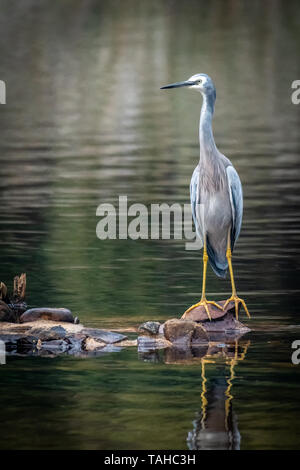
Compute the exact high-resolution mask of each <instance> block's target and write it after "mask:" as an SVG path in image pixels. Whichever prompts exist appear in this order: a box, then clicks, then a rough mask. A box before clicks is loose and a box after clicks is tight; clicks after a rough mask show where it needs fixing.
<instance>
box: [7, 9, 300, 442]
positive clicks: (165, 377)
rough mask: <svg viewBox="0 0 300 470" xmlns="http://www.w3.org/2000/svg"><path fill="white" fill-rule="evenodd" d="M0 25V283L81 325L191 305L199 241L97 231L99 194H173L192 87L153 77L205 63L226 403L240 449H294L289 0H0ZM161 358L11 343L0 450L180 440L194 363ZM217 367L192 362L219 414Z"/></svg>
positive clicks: (182, 182)
mask: <svg viewBox="0 0 300 470" xmlns="http://www.w3.org/2000/svg"><path fill="white" fill-rule="evenodd" d="M0 23H1V24H0V53H1V73H0V79H1V80H4V81H5V82H6V86H7V104H6V105H1V106H0V129H1V139H0V161H1V170H0V171H1V179H0V205H1V218H0V220H1V225H0V250H1V264H0V279H1V280H3V281H4V282H6V283H7V284H9V285H10V283H11V282H12V278H13V276H14V275H15V274H16V273H21V272H26V273H27V276H28V296H27V300H28V303H29V304H30V305H31V306H41V305H42V306H63V307H67V308H70V309H71V310H72V311H73V312H74V314H76V315H78V316H79V317H80V319H81V320H82V322H83V323H84V324H86V325H89V326H100V325H101V326H105V327H108V328H110V327H112V326H117V327H128V326H137V325H138V324H140V323H141V322H142V321H145V320H149V319H155V320H159V321H164V320H166V319H167V318H169V317H174V316H179V315H180V314H181V313H182V312H183V311H184V310H185V308H186V307H187V306H189V305H190V304H192V303H194V302H195V301H196V300H198V298H199V290H200V288H201V256H200V254H199V253H197V252H194V251H186V250H185V245H184V241H183V240H156V241H154V240H153V241H151V240H138V241H133V240H107V241H100V240H99V239H97V237H96V224H97V222H98V220H99V218H97V217H96V208H97V206H98V205H99V204H100V203H103V202H110V203H113V204H116V203H117V201H118V197H119V195H127V196H128V201H129V204H130V203H135V202H138V203H139V202H140V203H143V204H146V205H147V206H148V207H149V206H150V204H151V203H162V202H166V203H169V204H172V203H173V202H178V203H180V204H184V203H188V201H189V180H190V177H191V174H192V171H193V169H194V167H195V165H196V163H197V160H198V155H199V149H198V141H197V132H198V117H199V109H200V104H201V99H200V96H198V95H196V94H195V93H192V92H188V91H187V90H173V91H169V92H166V91H164V92H163V91H160V90H159V87H160V86H162V85H164V84H167V83H170V82H173V81H178V80H183V79H186V78H188V77H189V76H190V75H192V74H194V73H197V72H206V73H208V74H209V75H211V76H212V77H213V78H214V80H215V84H216V87H217V102H216V111H215V119H214V133H215V139H216V142H217V145H218V147H219V148H220V150H221V151H222V152H223V153H224V154H225V155H227V156H228V157H229V158H230V159H231V160H232V161H233V163H234V165H235V167H236V168H237V170H238V172H239V174H240V177H241V180H242V183H243V187H244V221H243V228H242V232H241V236H240V239H239V242H238V245H237V247H236V250H235V256H234V267H235V272H236V280H237V287H238V292H239V294H240V296H241V297H243V298H245V300H246V301H247V305H248V308H249V310H250V312H251V316H252V319H251V321H247V320H246V318H245V323H247V324H248V325H249V326H250V327H251V328H252V329H253V331H252V332H251V333H250V334H247V336H246V337H245V338H243V339H242V341H243V342H245V341H250V345H249V346H248V349H247V352H246V354H245V357H244V360H242V361H238V362H237V363H236V364H235V365H234V379H233V380H232V387H231V389H230V394H231V396H232V397H233V398H231V399H230V404H231V416H232V415H234V420H235V421H237V423H238V424H237V425H235V429H238V433H239V435H240V447H241V448H242V449H256V448H268V449H279V448H293V449H296V448H299V446H300V435H299V433H300V427H299V424H298V423H299V418H300V409H299V408H300V407H299V399H298V397H299V378H300V376H299V373H300V372H299V371H300V365H299V366H296V365H293V364H292V363H291V354H292V349H291V343H292V341H293V340H295V339H300V330H299V307H298V306H299V251H300V244H299V233H300V217H299V195H298V192H299V191H298V188H299V182H300V175H299V161H300V137H299V125H300V105H298V106H296V105H293V104H292V103H291V91H292V90H291V83H292V81H294V80H296V79H299V78H300V66H299V60H298V55H299V54H298V51H299V46H300V33H299V24H300V8H299V5H298V2H296V1H289V2H283V1H278V2H274V4H273V3H272V8H271V7H270V3H269V2H262V1H256V2H220V1H211V2H209V3H207V2H205V3H204V2H199V1H197V2H196V1H189V2H179V1H178V2H177V1H169V2H163V1H154V2H146V1H139V2H135V1H124V2H118V1H86V2H83V1H79V0H78V1H75V0H74V1H63V2H58V1H57V2H55V1H52V2H51V1H46V0H45V1H39V2H35V1H27V0H26V1H23V2H22V6H21V4H19V3H17V2H12V1H1V18H0ZM207 290H208V294H209V296H210V298H214V299H216V300H218V299H219V300H220V299H224V298H226V297H227V296H228V295H229V293H230V285H229V281H228V280H227V281H223V280H220V279H217V278H216V277H215V276H214V274H213V273H212V272H211V271H209V273H208V280H207ZM152 359H153V357H152ZM166 360H167V358H166V357H165V356H164V354H163V353H162V352H161V353H160V354H159V355H158V357H156V358H155V361H154V362H151V361H149V360H145V357H143V356H141V355H138V353H137V350H136V349H135V348H133V349H127V350H123V351H121V352H118V353H111V354H107V355H103V356H99V357H92V358H72V357H63V356H61V357H58V358H40V357H27V358H24V357H12V356H8V357H7V363H6V365H1V366H0V373H1V392H0V396H1V403H2V406H1V412H0V420H1V423H2V426H3V428H2V429H5V432H4V433H2V438H1V443H0V447H1V448H12V449H15V448H22V449H23V448H30V449H31V448H33V449H39V448H47V449H48V448H51V449H56V448H68V449H89V448H93V449H130V448H138V449H168V448H170V449H178V448H180V449H186V448H188V446H189V445H191V444H189V443H188V442H187V437H188V433H190V432H192V431H193V429H194V424H193V422H196V424H195V426H196V428H197V429H198V428H199V426H200V427H201V410H202V405H203V397H201V393H202V387H203V377H202V375H201V361H195V362H194V363H190V362H188V363H180V364H173V363H169V362H168V360H167V362H166ZM229 368H230V365H228V364H227V365H226V364H225V363H224V361H218V360H216V361H215V362H214V363H213V364H210V365H207V366H206V373H205V377H206V379H207V381H206V382H205V383H206V387H207V400H208V405H207V410H208V411H209V413H207V417H208V418H209V417H211V416H212V417H214V416H216V419H215V421H216V422H217V427H218V426H219V427H220V426H221V427H222V426H223V424H220V423H224V419H223V415H222V413H223V411H222V410H223V409H224V406H225V402H226V399H227V398H228V397H227V395H225V393H226V390H227V387H228V380H229V379H230V370H229ZM224 397H225V398H224ZM223 405H224V406H223ZM220 410H221V411H220ZM202 412H203V410H202ZM199 416H200V418H199ZM220 416H221V418H220ZM232 419H233V418H232ZM197 422H198V425H197ZM199 422H200V424H199ZM197 426H198V427H197ZM209 426H211V427H213V424H212V422H211V421H210V424H207V427H208V428H209ZM218 429H219V428H218ZM3 434H4V436H3ZM200 441H201V439H200ZM202 441H203V440H202ZM219 444H220V443H219ZM215 445H216V446H218V440H217V439H216V440H215Z"/></svg>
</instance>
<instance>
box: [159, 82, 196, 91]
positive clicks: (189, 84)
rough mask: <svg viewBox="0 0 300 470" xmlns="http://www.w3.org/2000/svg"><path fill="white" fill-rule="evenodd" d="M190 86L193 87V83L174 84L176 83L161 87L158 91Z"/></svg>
mask: <svg viewBox="0 0 300 470" xmlns="http://www.w3.org/2000/svg"><path fill="white" fill-rule="evenodd" d="M192 85H195V82H191V81H189V80H186V81H184V82H176V83H171V84H170V85H166V86H162V87H160V89H161V90H165V89H166V88H179V87H181V86H192Z"/></svg>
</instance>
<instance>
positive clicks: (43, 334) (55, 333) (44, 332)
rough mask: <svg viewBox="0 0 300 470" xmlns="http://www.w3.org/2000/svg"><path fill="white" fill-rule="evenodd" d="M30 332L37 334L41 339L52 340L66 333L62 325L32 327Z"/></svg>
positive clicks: (62, 337) (61, 337)
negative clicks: (44, 327) (42, 327)
mask: <svg viewBox="0 0 300 470" xmlns="http://www.w3.org/2000/svg"><path fill="white" fill-rule="evenodd" d="M31 334H33V335H35V336H37V337H38V338H39V339H40V340H41V341H52V340H57V339H64V338H65V337H66V335H67V332H66V330H65V328H63V327H62V326H60V325H59V326H53V327H52V328H47V329H41V328H33V329H32V330H31Z"/></svg>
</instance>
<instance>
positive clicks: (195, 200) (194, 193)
mask: <svg viewBox="0 0 300 470" xmlns="http://www.w3.org/2000/svg"><path fill="white" fill-rule="evenodd" d="M190 196H191V208H192V216H193V221H194V224H195V227H196V233H197V235H198V237H199V238H200V239H201V240H202V241H203V236H202V229H201V226H200V217H199V214H198V215H197V211H198V210H199V166H196V168H195V169H194V172H193V175H192V178H191V183H190Z"/></svg>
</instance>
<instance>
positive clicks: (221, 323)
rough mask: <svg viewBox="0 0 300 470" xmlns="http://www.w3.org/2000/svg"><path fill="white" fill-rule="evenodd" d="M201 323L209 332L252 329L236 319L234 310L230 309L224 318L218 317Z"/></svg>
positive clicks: (243, 331)
mask: <svg viewBox="0 0 300 470" xmlns="http://www.w3.org/2000/svg"><path fill="white" fill-rule="evenodd" d="M201 325H202V326H203V328H204V329H205V331H207V332H208V333H210V332H219V333H221V332H229V331H235V332H242V333H246V332H247V331H251V330H250V329H249V328H247V327H246V326H245V325H243V323H241V322H239V321H238V320H236V319H235V312H234V313H232V311H228V312H227V313H226V314H225V315H224V316H223V317H222V318H218V319H217V320H212V321H209V320H208V321H205V322H202V323H201Z"/></svg>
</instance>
